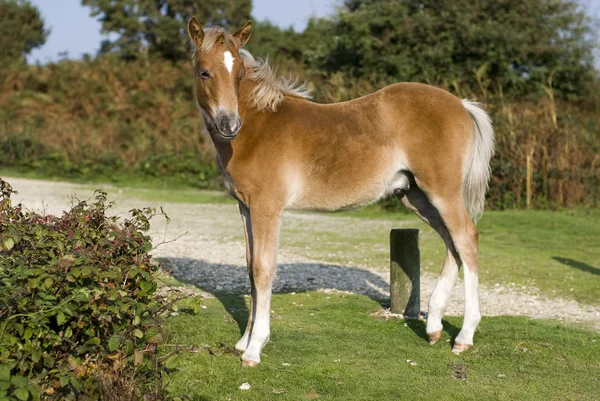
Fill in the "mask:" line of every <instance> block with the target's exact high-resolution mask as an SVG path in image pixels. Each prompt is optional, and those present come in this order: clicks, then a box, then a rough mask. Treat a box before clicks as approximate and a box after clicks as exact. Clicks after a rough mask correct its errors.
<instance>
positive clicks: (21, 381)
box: [10, 376, 29, 387]
mask: <svg viewBox="0 0 600 401" xmlns="http://www.w3.org/2000/svg"><path fill="white" fill-rule="evenodd" d="M10 382H11V383H12V384H13V385H14V386H15V387H26V386H27V384H29V383H28V382H27V378H25V377H23V376H13V377H12V379H10Z"/></svg>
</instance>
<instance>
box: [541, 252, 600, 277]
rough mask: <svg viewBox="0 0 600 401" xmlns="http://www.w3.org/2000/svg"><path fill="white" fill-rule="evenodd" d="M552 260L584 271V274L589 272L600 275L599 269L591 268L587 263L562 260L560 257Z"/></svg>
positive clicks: (554, 257) (567, 259) (553, 257)
mask: <svg viewBox="0 0 600 401" xmlns="http://www.w3.org/2000/svg"><path fill="white" fill-rule="evenodd" d="M552 259H554V260H556V261H557V262H560V263H562V264H563V265H567V266H569V267H574V268H576V269H579V270H583V271H584V272H587V273H591V274H596V275H600V269H599V268H597V267H594V266H590V265H588V264H586V263H583V262H578V261H576V260H574V259H569V258H562V257H560V256H552Z"/></svg>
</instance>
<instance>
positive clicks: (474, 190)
mask: <svg viewBox="0 0 600 401" xmlns="http://www.w3.org/2000/svg"><path fill="white" fill-rule="evenodd" d="M462 104H463V106H464V107H465V109H467V111H468V112H469V115H470V116H471V119H472V120H473V126H474V136H473V148H472V149H471V155H470V158H469V162H468V164H467V165H466V168H465V174H464V180H463V198H464V201H465V206H466V207H467V212H468V213H469V216H471V218H472V219H473V221H475V222H476V221H477V220H478V219H479V218H480V217H481V215H482V214H483V207H484V204H485V192H486V191H487V188H488V182H489V180H490V159H491V158H492V155H493V154H494V128H493V127H492V120H491V119H490V116H488V114H487V113H486V112H485V110H484V109H483V107H482V105H481V103H477V102H472V101H470V100H467V99H463V101H462Z"/></svg>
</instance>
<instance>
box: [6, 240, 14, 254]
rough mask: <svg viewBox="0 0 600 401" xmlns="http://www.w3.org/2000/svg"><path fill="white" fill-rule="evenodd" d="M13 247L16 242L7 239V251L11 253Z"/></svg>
mask: <svg viewBox="0 0 600 401" xmlns="http://www.w3.org/2000/svg"><path fill="white" fill-rule="evenodd" d="M13 246H15V240H13V239H12V238H7V239H5V240H4V247H5V248H6V250H7V251H10V250H11V249H12V247H13Z"/></svg>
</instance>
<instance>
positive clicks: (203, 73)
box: [198, 70, 210, 79]
mask: <svg viewBox="0 0 600 401" xmlns="http://www.w3.org/2000/svg"><path fill="white" fill-rule="evenodd" d="M198 75H199V76H200V78H202V79H210V74H209V73H208V71H204V70H202V71H200V72H199V73H198Z"/></svg>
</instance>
